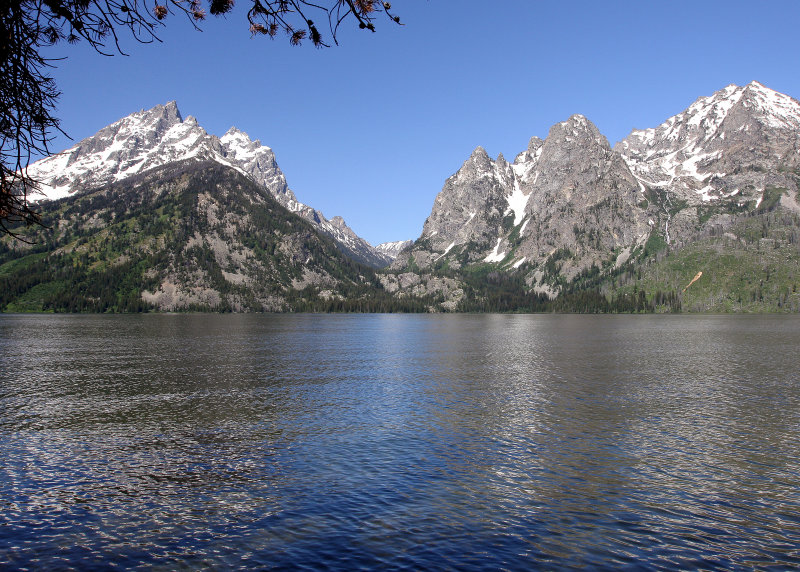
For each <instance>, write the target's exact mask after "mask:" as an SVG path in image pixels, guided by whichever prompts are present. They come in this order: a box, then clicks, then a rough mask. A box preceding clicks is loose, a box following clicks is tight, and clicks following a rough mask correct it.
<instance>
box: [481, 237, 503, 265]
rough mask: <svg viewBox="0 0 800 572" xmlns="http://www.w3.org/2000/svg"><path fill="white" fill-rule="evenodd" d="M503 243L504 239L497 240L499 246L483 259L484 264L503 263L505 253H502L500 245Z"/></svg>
mask: <svg viewBox="0 0 800 572" xmlns="http://www.w3.org/2000/svg"><path fill="white" fill-rule="evenodd" d="M501 242H503V238H502V237H500V238H498V239H497V244H496V245H495V247H494V250H493V251H492V252H490V253H489V254H488V256H486V258H484V259H483V261H484V262H501V261H502V260H503V259H504V258H505V257H506V254H505V252H500V243H501Z"/></svg>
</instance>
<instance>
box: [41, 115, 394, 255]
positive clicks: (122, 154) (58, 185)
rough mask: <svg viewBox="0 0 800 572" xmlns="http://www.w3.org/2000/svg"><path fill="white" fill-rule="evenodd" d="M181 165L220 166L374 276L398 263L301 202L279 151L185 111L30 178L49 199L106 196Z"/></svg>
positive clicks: (65, 157)
mask: <svg viewBox="0 0 800 572" xmlns="http://www.w3.org/2000/svg"><path fill="white" fill-rule="evenodd" d="M178 161H197V162H203V161H213V162H215V163H218V164H220V165H223V166H226V167H229V168H232V169H234V170H236V171H238V172H239V173H241V174H243V175H245V176H246V177H248V178H249V179H250V180H251V181H253V182H254V183H256V184H258V185H260V186H262V187H263V188H264V189H266V190H267V191H268V192H269V193H270V194H271V195H272V196H273V198H275V200H276V201H278V203H280V204H281V205H283V206H284V207H286V208H287V209H289V210H290V211H292V212H294V213H297V214H298V215H299V216H301V217H303V218H304V219H306V220H307V221H309V222H310V223H311V224H312V225H314V226H315V227H317V228H318V229H319V230H320V231H321V232H323V233H325V234H327V235H328V236H330V237H332V238H333V239H335V240H336V241H337V244H338V245H339V248H340V249H341V250H342V252H344V253H345V254H347V255H348V256H350V257H351V258H353V259H354V260H357V261H359V262H362V263H364V264H368V265H370V266H372V267H374V268H380V267H382V266H386V265H387V264H388V263H389V262H390V261H391V258H390V257H388V256H386V255H384V254H383V253H382V252H380V251H378V250H376V249H375V248H374V247H372V246H371V245H370V244H369V243H367V242H366V241H365V240H364V239H362V238H360V237H359V236H358V235H356V233H355V232H353V231H352V230H351V229H350V228H349V227H348V226H347V224H346V223H345V222H344V220H342V219H341V217H335V219H336V220H328V219H327V218H325V216H324V215H323V214H322V213H321V212H319V211H317V210H315V209H313V208H312V207H310V206H308V205H305V204H303V203H301V202H299V201H298V200H297V197H296V196H295V194H294V193H293V192H292V191H291V189H289V187H288V185H287V184H286V177H285V176H284V174H283V172H282V171H281V170H280V168H279V167H278V163H277V161H276V159H275V154H274V153H273V151H272V149H270V148H269V147H266V146H264V145H262V144H261V142H260V141H258V140H256V141H252V140H251V139H250V138H249V137H248V136H247V134H246V133H243V132H242V131H239V130H238V129H236V128H235V127H232V128H231V129H230V130H228V132H227V133H225V135H223V136H222V137H216V136H214V135H209V134H208V133H206V131H205V130H204V129H203V128H202V127H200V125H199V124H198V123H197V120H195V119H194V118H193V117H191V116H189V117H187V118H186V119H183V118H182V116H181V114H180V111H178V106H177V104H176V103H175V102H174V101H173V102H170V103H168V104H166V105H157V106H156V107H154V108H152V109H149V110H143V111H139V112H137V113H133V114H131V115H129V116H127V117H125V118H123V119H121V120H119V121H117V122H116V123H113V124H112V125H109V126H108V127H104V128H103V129H101V130H100V131H98V132H97V133H96V134H95V135H93V136H91V137H88V138H86V139H84V140H83V141H81V142H79V143H78V144H76V145H75V146H74V147H72V148H70V149H67V150H65V151H63V152H61V153H58V154H56V155H53V156H51V157H48V158H46V159H43V160H41V161H38V162H36V163H34V164H33V165H31V166H30V167H29V175H30V176H31V177H33V178H34V179H36V180H38V181H40V182H41V183H42V192H43V193H44V195H45V197H47V198H49V199H58V198H63V197H67V196H71V195H74V194H75V193H78V192H81V191H86V190H91V189H99V188H101V187H104V186H106V185H109V184H112V183H118V182H121V181H125V180H126V179H128V178H129V177H133V176H135V175H138V174H141V173H146V172H148V171H150V170H152V169H156V168H158V167H160V166H164V165H168V164H170V163H174V162H178Z"/></svg>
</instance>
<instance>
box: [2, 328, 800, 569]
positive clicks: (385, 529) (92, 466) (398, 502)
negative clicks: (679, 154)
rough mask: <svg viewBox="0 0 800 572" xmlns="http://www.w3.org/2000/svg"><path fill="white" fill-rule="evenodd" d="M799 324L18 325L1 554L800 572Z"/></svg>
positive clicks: (46, 562)
mask: <svg viewBox="0 0 800 572" xmlns="http://www.w3.org/2000/svg"><path fill="white" fill-rule="evenodd" d="M798 350H800V318H798V317H795V316H681V315H679V316H570V315H155V314H153V315H131V316H96V315H94V316H92V315H51V316H44V315H30V316H29V315H0V568H12V569H20V568H22V569H33V570H59V569H68V568H76V569H82V570H83V569H99V570H104V569H120V568H121V569H131V568H133V569H136V568H142V569H148V570H149V569H163V570H176V569H177V570H180V569H196V568H211V569H237V568H238V569H267V568H268V569H298V568H299V569H323V570H353V569H376V568H380V569H402V568H405V569H411V570H422V569H429V570H430V569H433V570H441V569H453V570H456V569H457V570H481V569H488V570H496V569H507V570H528V569H532V568H548V569H553V568H576V567H590V568H614V569H616V568H628V569H637V568H641V569H697V568H704V569H737V568H739V569H746V568H747V569H749V568H774V569H788V568H796V567H798V566H800V355H799V354H800V352H799V351H798Z"/></svg>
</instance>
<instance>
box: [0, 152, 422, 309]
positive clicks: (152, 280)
mask: <svg viewBox="0 0 800 572" xmlns="http://www.w3.org/2000/svg"><path fill="white" fill-rule="evenodd" d="M43 215H44V220H45V222H46V223H48V224H49V225H51V226H52V229H46V228H41V229H38V230H37V234H35V235H34V236H32V237H31V238H32V239H33V245H25V244H22V243H18V242H12V241H8V240H7V241H3V242H2V243H0V288H2V294H0V309H2V310H4V311H20V310H36V311H47V310H55V311H138V310H143V309H158V310H202V311H209V310H211V311H297V310H329V309H344V310H346V309H361V310H367V309H373V310H378V309H384V310H386V309H394V306H392V301H391V300H390V299H389V297H388V295H386V294H385V293H384V292H383V291H382V289H381V287H380V283H379V281H378V280H377V278H376V277H375V275H374V273H373V271H372V269H370V268H369V267H367V266H364V265H361V264H358V263H356V262H353V261H352V260H351V259H349V258H348V257H346V256H344V255H343V254H342V253H341V252H340V251H339V249H338V248H337V246H336V244H335V243H334V241H333V240H332V239H330V238H329V237H327V236H324V235H322V234H321V233H320V232H319V231H318V230H317V229H316V228H315V227H314V226H312V225H311V224H310V223H308V222H307V221H305V220H303V219H302V218H300V217H298V216H296V215H295V214H293V213H291V212H290V211H289V210H287V209H286V208H284V207H283V206H282V205H280V204H279V203H278V202H277V201H276V200H275V198H274V197H273V196H272V194H271V193H269V192H268V191H266V189H264V187H263V186H261V185H257V184H256V183H254V182H253V181H252V180H251V179H250V178H248V177H245V176H244V175H243V174H241V173H240V172H238V171H237V170H234V169H232V168H230V167H225V166H223V165H220V164H219V163H217V162H213V161H208V162H199V161H192V160H188V161H182V162H173V163H169V164H167V165H164V166H162V167H159V168H156V169H152V170H148V171H146V172H143V173H141V174H139V175H136V176H133V177H126V178H125V179H123V180H122V181H120V182H118V183H114V184H112V185H108V186H106V187H103V188H101V189H97V190H94V191H88V192H85V193H82V194H80V195H77V196H73V197H68V198H65V199H62V200H59V201H53V202H48V203H46V204H44V205H43ZM400 309H407V310H413V309H414V306H413V303H411V304H406V305H405V306H403V308H400Z"/></svg>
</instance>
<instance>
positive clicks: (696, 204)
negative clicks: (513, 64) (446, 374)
mask: <svg viewBox="0 0 800 572" xmlns="http://www.w3.org/2000/svg"><path fill="white" fill-rule="evenodd" d="M799 185H800V103H798V102H797V101H796V100H794V99H792V98H790V97H788V96H786V95H782V94H779V93H777V92H774V91H772V90H769V89H768V88H766V87H764V86H763V85H761V84H759V83H757V82H753V83H751V84H749V85H747V86H745V87H737V86H729V87H727V88H725V89H723V90H721V91H719V92H717V93H715V94H714V95H712V96H710V97H704V98H700V99H698V100H697V101H696V102H695V103H694V104H693V105H692V106H690V107H689V108H688V109H687V110H686V111H684V112H683V113H681V114H679V115H677V116H675V117H672V118H670V119H668V120H667V121H666V122H664V123H663V124H662V125H661V126H659V127H657V128H654V129H647V130H644V131H633V132H632V133H631V135H629V136H628V137H627V138H626V139H625V140H623V141H622V142H620V143H619V144H617V145H616V146H615V147H614V148H613V149H612V148H611V147H610V145H609V144H608V141H607V140H606V139H605V137H603V136H602V135H601V134H600V133H599V131H598V130H597V128H596V127H595V126H594V124H592V123H591V122H590V121H589V120H588V119H587V118H585V117H583V116H580V115H575V116H572V117H570V118H569V119H568V120H566V121H564V122H561V123H558V124H556V125H554V126H553V127H552V128H551V129H550V132H549V134H548V136H547V138H546V139H545V140H544V141H542V140H541V139H539V138H536V137H534V138H532V139H531V140H530V143H529V145H528V148H527V149H526V150H525V151H523V152H522V153H520V154H519V155H518V156H517V157H516V158H515V160H514V162H513V163H508V162H507V161H506V160H505V158H504V157H503V156H502V155H500V156H499V157H497V159H492V158H491V157H489V155H488V154H487V153H486V151H485V150H484V149H482V148H481V147H478V148H477V149H475V151H474V152H473V153H472V155H471V156H470V158H469V159H467V161H466V162H465V163H464V164H463V166H462V167H461V169H459V171H458V172H456V173H455V174H454V175H453V176H452V177H450V178H449V179H448V180H447V181H446V182H445V184H444V187H443V188H442V191H441V192H440V193H439V195H438V196H437V197H436V200H435V201H434V204H433V208H432V209H431V214H430V216H429V217H428V219H427V220H426V222H425V225H424V227H423V231H422V235H421V236H420V237H419V238H418V239H417V240H416V241H415V242H414V244H413V245H412V246H411V247H410V248H407V249H406V250H405V251H404V252H403V253H402V255H401V256H399V257H398V258H397V259H396V260H395V261H394V262H393V263H392V265H391V266H390V271H391V272H390V274H388V275H386V276H384V277H383V278H382V280H383V282H384V285H385V286H386V287H387V289H389V290H391V291H393V292H395V293H396V294H397V295H403V293H405V292H409V293H412V292H413V293H415V294H428V295H432V294H439V295H441V296H443V297H444V298H445V302H444V303H443V305H442V307H443V308H444V309H465V308H469V307H474V305H475V303H478V300H477V299H478V298H480V297H481V296H484V297H485V296H488V294H487V292H486V291H484V290H481V288H484V286H485V284H486V280H484V281H483V282H475V277H476V276H480V277H483V278H485V277H486V276H487V275H488V274H491V273H494V274H497V273H498V272H499V273H501V274H500V275H502V276H508V277H511V279H513V281H516V282H515V284H516V285H515V286H513V288H517V289H519V288H522V289H523V290H525V291H527V292H530V293H532V294H546V295H547V296H548V297H549V298H555V297H556V296H558V295H560V294H564V293H568V292H571V291H575V290H576V289H579V288H586V287H592V288H595V287H597V288H600V287H602V288H603V289H604V290H605V292H606V294H607V293H608V292H609V289H610V290H614V289H615V288H616V287H617V285H618V282H619V281H618V280H617V278H615V277H618V276H619V275H620V273H621V272H629V271H630V268H633V267H640V266H641V264H650V263H651V262H652V261H651V260H649V259H648V256H651V255H653V254H654V253H655V252H657V251H662V250H664V249H667V250H666V251H668V252H671V253H672V254H677V249H678V248H680V247H682V246H687V245H696V244H697V241H699V240H703V239H706V238H709V236H711V234H712V233H716V235H718V236H722V235H724V234H725V233H726V232H728V231H733V230H735V229H739V230H741V231H742V232H744V230H742V229H745V228H751V225H748V224H744V223H743V217H748V216H750V217H752V216H762V215H766V213H768V212H771V211H772V209H774V208H781V209H782V211H784V212H786V213H787V214H788V215H791V216H788V218H785V219H782V220H783V222H780V224H781V225H788V226H783V231H782V232H783V234H781V235H780V236H788V237H791V236H793V233H794V232H795V230H794V229H795V222H796V214H797V213H800V206H798V197H797V191H798V186H799ZM767 218H769V217H767ZM765 224H766V223H765ZM737 232H738V231H737ZM747 232H750V231H747ZM728 234H729V235H730V236H732V237H736V238H737V239H740V240H745V241H747V240H749V238H748V239H745V237H740V236H738V235H736V234H735V233H734V232H728ZM763 234H764V237H766V236H767V235H768V234H770V232H768V231H767V230H766V229H765V230H764V233H763ZM716 235H715V236H716ZM770 240H773V239H770ZM776 240H778V244H784V243H785V244H788V245H791V244H793V243H792V242H791V240H793V239H791V238H789V239H780V238H778V239H776ZM786 240H788V241H789V242H786ZM747 244H754V243H752V242H748V243H747ZM662 245H663V246H662ZM789 250H790V251H791V253H792V256H794V255H795V254H796V248H795V249H792V247H791V246H790V248H789ZM792 260H793V262H792V264H794V263H795V261H794V258H792ZM637 265H639V266H637ZM742 270H743V272H745V271H746V272H751V273H753V272H755V273H756V274H757V273H758V271H756V270H753V269H752V268H750V267H748V268H747V269H742ZM487 273H488V274H487ZM494 274H493V275H494ZM690 278H691V277H690ZM614 280H617V282H613V281H614ZM676 280H677V278H676ZM687 282H688V280H687ZM675 287H677V284H675V285H673V288H675ZM503 288H506V289H513V288H512V287H511V286H509V285H507V284H506V285H504V286H503ZM476 297H477V298H476ZM799 300H800V299H799ZM470 304H472V306H470Z"/></svg>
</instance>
